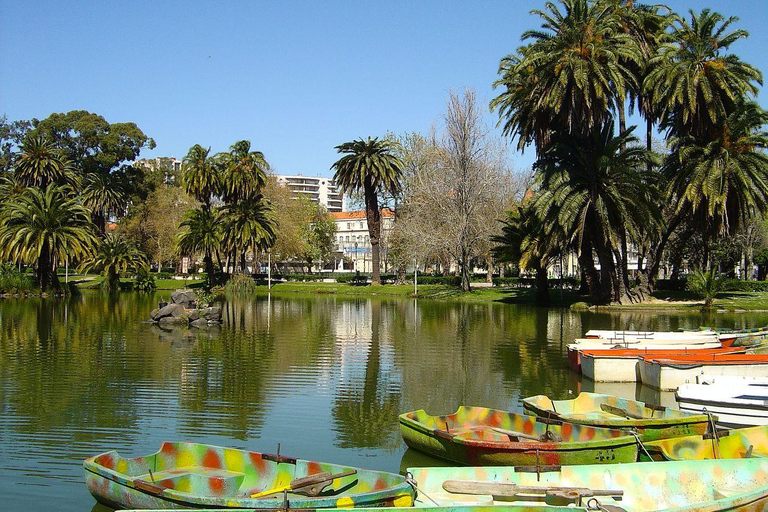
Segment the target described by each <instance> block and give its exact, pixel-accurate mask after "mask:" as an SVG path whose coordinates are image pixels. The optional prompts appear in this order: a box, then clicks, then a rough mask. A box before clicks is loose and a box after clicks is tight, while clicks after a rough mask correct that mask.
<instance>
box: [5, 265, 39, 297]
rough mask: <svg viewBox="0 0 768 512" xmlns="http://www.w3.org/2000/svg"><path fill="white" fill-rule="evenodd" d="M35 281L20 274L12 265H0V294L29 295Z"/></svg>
mask: <svg viewBox="0 0 768 512" xmlns="http://www.w3.org/2000/svg"><path fill="white" fill-rule="evenodd" d="M34 285H35V283H34V280H33V279H32V278H31V277H30V276H27V275H25V274H24V273H22V272H19V269H18V268H16V266H15V265H13V264H11V263H0V293H19V294H23V293H27V292H29V291H30V290H32V288H33V287H34Z"/></svg>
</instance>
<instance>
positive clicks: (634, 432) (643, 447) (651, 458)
mask: <svg viewBox="0 0 768 512" xmlns="http://www.w3.org/2000/svg"><path fill="white" fill-rule="evenodd" d="M632 435H633V436H635V442H636V443H637V446H639V447H640V449H641V450H643V452H644V453H645V456H646V457H648V459H649V460H651V461H653V457H651V454H650V453H648V450H646V449H645V445H644V444H643V442H642V441H640V436H638V435H637V431H636V430H635V431H633V432H632Z"/></svg>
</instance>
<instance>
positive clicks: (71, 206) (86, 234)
mask: <svg viewBox="0 0 768 512" xmlns="http://www.w3.org/2000/svg"><path fill="white" fill-rule="evenodd" d="M96 245H97V240H96V236H95V235H94V233H93V225H92V224H91V219H90V211H89V210H88V208H86V207H85V206H83V205H82V203H81V202H80V201H79V199H78V198H72V197H70V195H69V193H68V192H67V191H66V190H65V189H63V188H61V187H58V186H56V185H55V184H49V185H48V186H47V187H46V188H45V189H40V188H27V189H25V190H24V192H22V193H21V194H20V195H19V196H18V197H16V198H15V199H13V200H11V201H9V202H7V203H5V204H4V205H3V206H2V208H1V209H0V256H1V257H2V258H3V259H5V260H11V261H14V262H23V263H27V264H32V265H35V266H36V270H37V271H36V280H37V285H38V286H40V288H41V289H43V290H51V289H57V288H58V287H59V280H58V278H57V277H56V268H57V266H58V264H59V262H61V261H63V260H64V259H65V258H69V259H70V261H72V260H82V259H84V258H86V257H88V256H90V255H91V253H92V251H93V249H94V247H95V246H96Z"/></svg>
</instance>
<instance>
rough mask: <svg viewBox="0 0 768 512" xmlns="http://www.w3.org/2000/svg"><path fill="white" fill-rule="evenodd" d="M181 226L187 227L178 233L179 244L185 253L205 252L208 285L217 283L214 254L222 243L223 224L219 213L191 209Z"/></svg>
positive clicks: (180, 249)
mask: <svg viewBox="0 0 768 512" xmlns="http://www.w3.org/2000/svg"><path fill="white" fill-rule="evenodd" d="M180 227H186V228H187V229H186V230H185V231H182V232H181V233H179V235H178V239H177V245H178V248H179V251H181V252H182V253H183V254H195V253H203V255H204V257H203V262H204V265H205V272H206V274H207V279H208V287H209V288H210V287H212V286H213V285H214V283H215V277H216V276H215V275H214V267H213V254H214V253H216V252H218V250H219V249H220V248H221V244H222V238H223V233H222V226H221V220H220V218H219V214H218V213H217V212H216V211H213V210H211V209H210V208H202V209H200V210H189V211H188V212H187V214H186V215H185V217H184V221H183V222H182V223H181V225H180Z"/></svg>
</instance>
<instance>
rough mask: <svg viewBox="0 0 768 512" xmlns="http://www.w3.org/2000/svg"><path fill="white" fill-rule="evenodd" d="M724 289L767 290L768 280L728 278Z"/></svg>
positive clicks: (733, 290)
mask: <svg viewBox="0 0 768 512" xmlns="http://www.w3.org/2000/svg"><path fill="white" fill-rule="evenodd" d="M725 290H728V291H729V292H768V281H742V280H740V279H729V280H728V281H726V283H725Z"/></svg>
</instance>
